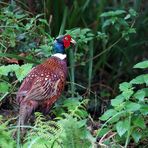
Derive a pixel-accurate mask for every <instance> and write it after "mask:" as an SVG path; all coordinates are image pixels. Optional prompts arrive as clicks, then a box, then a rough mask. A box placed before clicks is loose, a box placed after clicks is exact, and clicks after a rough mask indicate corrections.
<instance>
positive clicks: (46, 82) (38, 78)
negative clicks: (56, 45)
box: [17, 57, 67, 125]
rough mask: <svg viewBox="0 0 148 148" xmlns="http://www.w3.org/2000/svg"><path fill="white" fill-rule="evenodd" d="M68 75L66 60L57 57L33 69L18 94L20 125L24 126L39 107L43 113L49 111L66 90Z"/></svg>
mask: <svg viewBox="0 0 148 148" xmlns="http://www.w3.org/2000/svg"><path fill="white" fill-rule="evenodd" d="M66 75H67V65H66V60H65V59H64V60H61V59H59V58H57V57H51V58H49V59H48V60H46V61H45V62H44V63H42V64H40V65H38V66H36V67H35V68H33V69H32V71H31V72H30V73H29V74H28V75H27V77H26V78H25V79H24V81H23V83H22V85H21V87H20V89H19V91H18V93H17V102H18V103H19V104H20V125H24V123H25V120H26V119H27V118H28V117H29V116H30V115H31V113H32V111H33V110H35V109H36V108H38V107H40V108H41V109H42V111H43V112H47V111H49V109H50V108H51V106H52V105H53V103H54V102H55V101H56V100H57V99H58V98H59V96H60V95H61V93H62V91H63V89H64V85H65V81H66Z"/></svg>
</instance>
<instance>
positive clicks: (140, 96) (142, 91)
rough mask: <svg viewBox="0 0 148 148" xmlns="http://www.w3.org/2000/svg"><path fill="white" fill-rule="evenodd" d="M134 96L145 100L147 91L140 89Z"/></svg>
mask: <svg viewBox="0 0 148 148" xmlns="http://www.w3.org/2000/svg"><path fill="white" fill-rule="evenodd" d="M134 97H135V98H136V99H138V100H139V101H144V97H145V91H144V90H143V89H141V90H138V91H137V92H136V93H135V94H134Z"/></svg>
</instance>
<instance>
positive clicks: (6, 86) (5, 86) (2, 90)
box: [0, 82, 10, 93]
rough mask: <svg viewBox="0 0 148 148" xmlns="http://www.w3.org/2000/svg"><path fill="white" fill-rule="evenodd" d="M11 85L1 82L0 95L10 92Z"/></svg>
mask: <svg viewBox="0 0 148 148" xmlns="http://www.w3.org/2000/svg"><path fill="white" fill-rule="evenodd" d="M9 86H10V84H8V83H6V82H0V93H6V92H8V91H9Z"/></svg>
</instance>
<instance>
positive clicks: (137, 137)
mask: <svg viewBox="0 0 148 148" xmlns="http://www.w3.org/2000/svg"><path fill="white" fill-rule="evenodd" d="M132 137H133V139H134V141H135V142H136V143H138V142H139V140H140V138H141V137H142V134H141V133H140V131H136V130H134V131H133V132H132Z"/></svg>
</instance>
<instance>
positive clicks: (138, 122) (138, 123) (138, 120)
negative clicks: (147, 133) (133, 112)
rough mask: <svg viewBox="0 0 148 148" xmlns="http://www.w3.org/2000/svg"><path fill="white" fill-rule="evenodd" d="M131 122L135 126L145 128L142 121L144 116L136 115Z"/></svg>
mask: <svg viewBox="0 0 148 148" xmlns="http://www.w3.org/2000/svg"><path fill="white" fill-rule="evenodd" d="M133 124H134V125H135V126H137V127H140V128H142V129H145V128H146V125H145V122H144V117H142V116H140V115H139V116H137V117H136V118H135V119H134V120H133Z"/></svg>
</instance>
